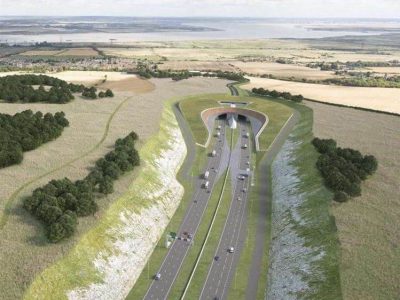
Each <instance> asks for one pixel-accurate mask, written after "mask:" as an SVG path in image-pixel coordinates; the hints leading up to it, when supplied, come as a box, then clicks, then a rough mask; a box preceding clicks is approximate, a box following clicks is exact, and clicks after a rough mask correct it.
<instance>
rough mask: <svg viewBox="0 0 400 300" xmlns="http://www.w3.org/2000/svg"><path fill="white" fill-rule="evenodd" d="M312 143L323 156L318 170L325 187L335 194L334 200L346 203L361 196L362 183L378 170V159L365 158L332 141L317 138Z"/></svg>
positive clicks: (372, 157)
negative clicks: (351, 198) (350, 198)
mask: <svg viewBox="0 0 400 300" xmlns="http://www.w3.org/2000/svg"><path fill="white" fill-rule="evenodd" d="M312 143H313V145H314V146H315V148H316V149H317V151H318V152H319V153H320V154H321V155H320V157H319V158H318V161H317V168H318V170H319V171H320V172H321V175H322V177H323V178H324V181H325V185H326V186H327V187H328V188H329V189H331V190H332V191H333V192H334V193H335V196H334V200H335V201H338V202H345V201H347V200H348V199H349V197H357V196H361V182H362V181H364V180H366V179H367V177H368V176H369V175H372V174H373V173H375V171H376V170H377V168H378V162H377V160H376V158H375V157H374V156H373V155H365V156H363V155H362V154H361V153H360V152H359V151H357V150H354V149H350V148H340V147H337V145H336V141H335V140H332V139H327V140H324V139H319V138H315V139H314V140H313V142H312Z"/></svg>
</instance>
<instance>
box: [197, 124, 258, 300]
mask: <svg viewBox="0 0 400 300" xmlns="http://www.w3.org/2000/svg"><path fill="white" fill-rule="evenodd" d="M238 125H239V128H238V130H239V132H240V139H238V143H237V144H236V146H235V149H234V150H233V152H232V159H231V172H232V173H231V174H232V176H234V181H233V182H234V185H233V189H234V193H233V198H232V200H231V205H230V208H229V212H228V217H227V219H226V222H225V225H224V228H223V232H222V235H221V237H220V240H219V244H218V247H217V250H216V252H215V255H214V258H213V260H212V261H211V262H210V268H209V271H208V274H207V278H206V281H205V283H204V286H203V289H202V292H201V295H200V299H226V297H227V294H228V289H229V287H230V285H231V284H232V280H233V276H234V274H235V269H236V266H237V264H238V262H239V259H240V252H241V250H242V248H243V245H244V241H245V238H246V224H247V223H246V212H247V203H248V197H247V195H248V191H249V187H250V178H251V176H250V175H251V174H250V173H248V172H247V170H246V169H247V168H249V165H248V162H250V161H251V141H250V138H248V137H247V136H246V132H249V130H250V126H249V125H248V124H247V123H243V122H238ZM245 144H246V145H247V147H243V146H244V145H245ZM235 152H236V153H238V154H237V155H235V154H234V153H235ZM245 173H246V174H248V176H244V177H242V174H245ZM231 247H233V253H231V252H230V251H229V249H230V248H231Z"/></svg>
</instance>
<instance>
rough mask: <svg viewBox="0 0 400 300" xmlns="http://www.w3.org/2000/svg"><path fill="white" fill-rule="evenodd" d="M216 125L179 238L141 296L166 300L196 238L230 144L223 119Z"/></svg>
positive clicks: (178, 233) (221, 171)
mask: <svg viewBox="0 0 400 300" xmlns="http://www.w3.org/2000/svg"><path fill="white" fill-rule="evenodd" d="M216 125H217V126H218V125H221V129H220V136H219V137H216V136H214V137H213V139H215V145H216V146H215V151H216V155H215V156H214V157H213V156H209V158H208V162H207V167H206V168H205V169H204V171H203V174H204V173H205V172H206V171H207V170H208V171H209V177H208V178H207V179H203V178H201V176H199V178H198V180H196V183H195V187H194V194H193V198H192V202H191V204H190V205H189V207H188V208H187V211H186V214H185V217H184V219H183V221H182V223H181V226H180V228H179V231H178V232H177V237H178V238H177V239H176V240H175V241H173V243H172V245H171V246H170V249H169V251H168V253H167V255H166V257H165V259H164V261H163V263H162V265H161V267H160V269H159V271H158V274H160V276H161V278H160V279H159V280H154V281H153V282H152V284H151V285H150V287H149V289H148V291H147V293H146V295H145V297H144V299H167V297H168V294H169V292H170V290H171V287H172V285H173V283H174V281H175V279H176V277H177V275H178V273H179V270H180V269H181V266H182V264H183V262H184V259H185V257H186V255H187V253H188V251H189V249H190V247H191V243H192V242H194V241H195V240H196V232H197V229H198V227H199V225H200V223H201V221H202V217H203V214H204V211H205V209H206V207H207V203H208V200H209V199H210V196H211V193H212V191H213V188H214V185H215V183H216V182H217V180H218V178H219V177H220V175H221V174H222V173H223V170H220V166H221V164H222V165H224V164H223V161H224V157H225V160H226V153H227V152H228V154H229V147H228V146H227V143H226V137H225V132H226V121H225V120H223V121H222V120H218V121H217V122H216ZM225 167H226V166H225ZM206 181H208V182H209V187H208V188H205V187H204V183H205V182H206ZM189 235H190V238H189ZM154 275H156V274H154Z"/></svg>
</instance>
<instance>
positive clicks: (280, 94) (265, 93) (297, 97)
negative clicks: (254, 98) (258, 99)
mask: <svg viewBox="0 0 400 300" xmlns="http://www.w3.org/2000/svg"><path fill="white" fill-rule="evenodd" d="M252 92H253V93H254V94H257V95H261V96H269V97H273V98H283V99H286V100H291V101H294V102H301V101H303V100H304V97H303V95H292V94H291V93H288V92H278V91H275V90H272V91H270V90H266V89H264V88H253V89H252Z"/></svg>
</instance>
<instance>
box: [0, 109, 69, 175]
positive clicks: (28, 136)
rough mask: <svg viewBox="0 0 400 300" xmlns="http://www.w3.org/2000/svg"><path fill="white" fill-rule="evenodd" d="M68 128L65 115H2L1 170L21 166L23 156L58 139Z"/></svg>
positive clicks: (0, 130) (30, 112)
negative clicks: (15, 165)
mask: <svg viewBox="0 0 400 300" xmlns="http://www.w3.org/2000/svg"><path fill="white" fill-rule="evenodd" d="M67 126H69V122H68V120H67V119H66V118H65V114H64V113H63V112H57V113H55V114H54V115H52V114H50V113H47V114H45V115H44V116H43V114H42V113H41V112H37V113H35V114H34V113H33V112H32V111H31V110H25V111H23V112H20V113H16V114H15V115H13V116H11V115H7V114H1V113H0V168H4V167H7V166H11V165H14V164H19V163H20V162H22V159H23V152H25V151H30V150H34V149H36V148H38V147H39V146H40V145H42V144H44V143H47V142H49V141H51V140H54V139H56V138H58V137H59V136H60V135H61V134H62V132H63V130H64V128H65V127H67Z"/></svg>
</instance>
